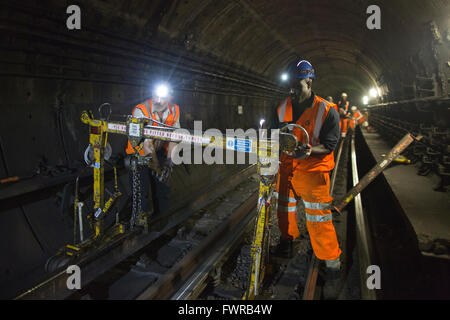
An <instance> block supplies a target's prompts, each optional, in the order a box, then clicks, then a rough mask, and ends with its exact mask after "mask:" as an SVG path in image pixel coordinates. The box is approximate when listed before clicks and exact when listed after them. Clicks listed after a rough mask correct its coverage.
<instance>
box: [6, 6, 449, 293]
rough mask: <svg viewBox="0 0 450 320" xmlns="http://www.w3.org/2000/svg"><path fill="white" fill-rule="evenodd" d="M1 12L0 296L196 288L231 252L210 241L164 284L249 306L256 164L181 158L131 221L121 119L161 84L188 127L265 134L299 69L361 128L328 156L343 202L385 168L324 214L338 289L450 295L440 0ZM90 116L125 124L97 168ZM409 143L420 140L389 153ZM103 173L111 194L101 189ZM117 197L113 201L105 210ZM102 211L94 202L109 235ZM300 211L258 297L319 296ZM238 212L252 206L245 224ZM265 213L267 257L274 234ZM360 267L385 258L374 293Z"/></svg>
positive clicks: (186, 274) (187, 273)
mask: <svg viewBox="0 0 450 320" xmlns="http://www.w3.org/2000/svg"><path fill="white" fill-rule="evenodd" d="M0 7H1V11H0V14H1V23H0V35H1V39H2V41H1V48H2V49H1V60H0V64H1V68H0V83H1V85H0V92H1V98H2V99H1V102H0V104H1V110H2V113H3V116H2V120H1V127H0V178H1V179H2V183H1V185H0V202H1V206H0V211H1V213H0V221H1V222H0V238H1V241H0V249H1V250H0V252H1V253H0V256H1V259H0V297H1V298H2V299H14V298H25V299H26V298H38V299H67V298H73V299H83V298H84V299H89V298H90V299H96V298H99V299H114V298H116V299H135V298H141V299H150V298H163V299H169V298H170V297H172V294H173V292H172V293H171V294H169V293H164V294H163V293H162V291H161V288H165V289H164V290H168V289H167V287H168V286H167V285H164V282H163V281H169V280H171V279H172V278H171V277H174V278H176V279H184V280H188V279H193V278H192V274H194V273H195V272H196V271H195V270H197V269H196V268H197V267H198V268H200V267H201V265H200V266H196V267H194V266H193V261H198V260H199V259H200V258H199V257H203V258H205V259H206V257H207V256H208V257H210V255H211V253H208V255H207V251H208V248H212V247H214V245H216V244H218V243H222V242H223V243H224V245H223V248H222V249H220V250H219V249H215V254H216V255H218V253H223V254H221V255H220V259H219V258H217V261H221V264H220V267H217V266H213V267H211V265H210V266H209V267H204V268H203V269H201V268H200V269H198V270H202V271H198V274H202V275H203V277H201V279H200V277H197V278H198V279H197V280H198V282H201V283H202V284H201V285H198V286H195V289H192V286H194V285H193V284H192V283H196V282H195V281H194V280H192V282H191V286H189V285H188V284H186V283H184V284H183V283H181V282H180V284H179V285H178V287H175V285H173V286H174V288H173V291H174V292H177V290H180V288H190V289H189V290H191V291H190V292H191V293H192V292H195V293H196V294H195V295H194V294H193V293H192V295H191V296H190V297H195V298H197V299H202V298H204V299H207V298H208V299H219V298H221V299H227V298H228V299H230V298H233V297H234V298H235V297H236V295H235V296H233V293H236V292H238V293H237V296H241V295H242V292H240V293H239V290H244V291H245V288H246V285H248V281H250V280H248V281H247V280H242V278H245V277H247V278H249V279H250V278H251V276H252V271H249V270H252V269H251V268H249V267H245V266H239V264H242V263H250V264H251V260H252V257H253V258H254V254H253V255H252V252H253V251H252V250H251V248H252V241H253V240H252V239H254V234H256V233H255V232H254V231H252V230H253V229H252V227H255V217H257V216H258V214H259V213H260V211H261V210H259V209H258V208H259V207H257V199H258V196H257V194H258V188H259V182H260V179H261V175H258V173H257V170H258V168H259V167H258V164H255V163H253V164H252V163H250V162H251V161H250V159H251V157H250V156H249V155H247V156H246V157H245V161H243V162H241V163H239V162H237V163H234V162H233V163H229V162H226V163H224V162H220V161H212V162H211V161H210V162H208V161H206V162H205V160H204V159H202V161H200V162H199V163H193V162H192V161H191V162H188V163H181V164H177V165H175V166H173V169H172V171H171V175H170V179H169V182H168V183H169V185H170V188H171V192H170V199H169V204H168V205H169V206H168V208H169V209H168V213H167V214H166V215H163V216H162V217H161V216H159V217H157V218H155V217H153V218H152V217H149V218H148V220H145V221H146V222H145V223H144V225H145V227H144V228H142V226H137V227H136V228H132V226H131V225H130V224H131V223H130V222H129V221H130V215H133V213H132V212H134V209H135V208H133V204H134V203H135V202H134V201H135V199H134V197H135V196H136V192H133V188H134V187H135V182H134V185H133V183H131V180H130V178H129V171H130V168H128V166H126V165H125V164H124V163H125V162H126V153H125V149H126V147H127V138H130V136H128V137H127V132H128V128H129V127H131V125H129V122H127V121H130V120H129V119H130V117H129V116H130V115H131V113H132V110H133V108H134V107H135V106H136V105H138V104H140V103H141V102H142V101H145V100H146V99H150V98H151V94H152V89H153V86H154V85H155V83H159V82H164V83H166V84H168V85H169V86H170V87H171V88H172V89H173V97H172V100H171V101H172V102H173V103H174V104H177V105H179V110H180V111H179V126H180V128H182V129H186V130H188V131H187V132H194V130H195V129H196V128H197V127H196V123H197V125H198V123H199V122H197V121H201V128H200V130H201V132H206V131H207V130H212V129H215V130H216V132H217V131H219V132H221V133H223V134H224V135H225V134H226V131H227V129H231V130H236V129H240V130H242V131H243V132H246V131H247V130H251V129H255V130H257V129H258V128H259V127H260V125H261V120H262V119H264V120H265V122H266V123H271V122H272V120H273V118H274V115H275V114H276V110H277V107H278V106H279V105H280V102H281V101H283V100H284V99H285V98H286V97H287V96H289V95H290V87H289V85H288V82H289V81H283V79H282V75H283V73H285V72H287V71H288V69H289V66H290V65H292V63H293V62H295V63H297V62H298V61H301V60H307V61H309V62H310V63H311V65H312V66H313V68H314V72H315V78H314V80H313V81H312V90H313V92H314V94H316V95H317V96H320V97H322V98H326V97H328V96H331V97H333V98H334V102H335V103H337V102H338V101H339V100H340V98H341V94H342V93H343V92H345V93H347V95H348V100H349V101H350V107H351V106H356V107H357V108H358V110H360V111H361V112H362V114H363V115H364V118H365V120H367V123H368V126H363V125H360V126H354V128H353V129H350V128H349V129H348V132H347V133H348V134H347V135H346V136H344V137H341V138H340V139H339V143H338V144H337V146H336V149H335V150H334V158H335V163H336V167H335V168H334V170H333V171H331V172H330V176H333V177H334V179H332V182H334V194H333V196H334V199H335V200H338V199H341V198H342V197H343V196H345V195H346V193H347V191H349V190H350V189H351V188H352V187H353V186H354V185H356V184H357V183H358V178H359V180H360V181H364V180H363V179H362V178H363V176H364V175H366V174H367V173H370V172H371V170H372V169H373V168H374V167H376V166H377V163H378V164H380V163H383V161H384V160H386V161H387V160H389V162H390V164H389V166H386V168H383V169H384V171H383V172H382V173H380V174H379V175H378V176H377V177H376V178H375V179H374V180H373V181H372V182H371V183H370V184H369V185H367V187H366V188H365V189H364V190H363V191H362V192H361V194H360V195H359V196H356V198H355V200H354V201H351V202H350V203H349V205H348V206H347V207H346V209H345V211H342V213H341V214H340V215H338V214H337V213H336V212H334V213H333V220H334V225H335V228H336V232H337V235H338V236H337V237H338V240H339V244H340V246H341V248H342V251H343V254H342V256H343V258H342V259H343V266H344V267H345V270H346V271H345V280H344V284H343V285H344V287H345V290H343V291H345V292H343V291H342V290H341V293H340V294H339V296H336V297H334V298H338V297H340V299H449V297H450V296H449V292H450V290H449V289H450V281H449V270H450V268H449V258H450V216H449V212H450V210H449V209H450V198H449V189H448V185H449V174H450V154H449V152H450V147H449V145H450V144H449V143H450V130H449V119H450V116H449V113H450V112H449V106H450V99H449V95H448V93H449V89H448V84H449V79H450V60H449V53H450V19H449V18H450V3H449V2H448V1H443V0H429V1H419V0H417V1H416V0H409V1H406V0H405V1H403V0H399V1H366V0H358V1H350V0H342V1H328V0H316V1H312V0H301V1H294V0H277V1H263V0H232V1H222V0H202V1H199V0H155V1H141V0H133V1H124V0H113V1H101V0H91V1H74V2H71V1H51V0H45V1H44V0H43V1H31V0H30V1H22V2H17V1H10V0H3V1H1V2H0ZM84 110H87V111H88V110H91V111H92V118H90V116H89V115H88V116H87V117H88V118H89V119H90V120H89V121H88V122H89V123H83V122H82V121H81V119H80V117H81V114H82V112H83V111H84ZM349 116H351V112H350V111H349ZM93 119H97V120H101V121H104V122H105V121H106V122H110V123H116V124H117V125H122V126H123V128H127V129H126V130H125V129H124V131H123V132H119V131H120V130H119V131H117V130H118V129H117V130H116V129H114V130H116V131H113V132H110V133H108V137H107V144H108V148H110V152H109V151H105V153H106V154H108V155H107V156H106V155H105V158H107V161H105V162H104V163H103V160H102V168H101V170H100V168H99V167H97V168H96V167H95V166H96V164H97V163H98V162H95V163H94V162H92V161H93V160H92V159H98V158H95V157H96V156H95V152H92V151H94V149H95V148H94V144H95V142H93V140H92V136H93V134H94V135H95V134H96V133H98V131H97V130H100V129H98V128H100V127H98V126H97V127H96V126H95V125H94V124H93V122H90V121H94V120H93ZM350 121H351V120H350ZM160 127H161V126H160ZM102 130H103V129H102ZM155 130H156V129H155ZM163 132H166V131H164V130H163ZM114 133H122V134H114ZM405 134H409V135H410V137H413V140H414V141H412V142H411V141H410V143H411V144H410V145H409V146H407V147H406V148H405V149H404V150H402V154H401V156H400V155H399V154H396V155H395V157H393V158H392V159H390V158H389V155H390V153H389V152H390V151H391V149H392V148H393V147H394V146H395V145H396V144H397V143H398V142H399V141H400V140H401V139H402V137H404V135H405ZM90 139H91V140H90ZM233 139H234V138H233ZM244 140H245V138H244V139H243V140H242V141H243V145H239V143H238V142H237V141H238V140H233V141H234V143H235V146H234V147H233V146H232V149H233V150H234V151H236V150H237V151H243V152H245V151H248V150H247V147H248V148H249V149H250V148H251V146H252V142H251V141H250V142H249V143H250V147H249V146H248V145H247V144H246V142H245V141H247V142H248V140H245V141H244ZM225 142H228V139H227V140H225ZM90 145H91V149H90V150H89V149H87V148H88V147H89V146H90ZM259 145H260V144H258V146H259ZM240 146H241V147H240ZM242 146H243V147H242ZM253 147H255V148H256V142H255V141H253ZM193 148H194V147H193ZM203 148H205V146H203ZM225 149H226V146H225ZM95 150H97V149H95ZM189 150H190V149H189ZM200 150H201V149H200ZM218 150H219V149H216V151H215V154H214V155H217V154H219V151H218ZM89 151H91V153H92V154H94V155H92V154H89ZM185 151H186V150H185ZM338 155H340V157H338ZM100 157H103V151H102V152H101V156H100ZM86 159H87V160H86ZM89 159H90V160H89ZM352 159H354V161H353V163H352ZM89 161H91V162H90V163H89ZM95 161H97V160H95ZM391 161H392V162H391ZM338 163H339V166H338V165H337V164H338ZM131 166H132V164H131ZM257 167H258V168H257ZM113 168H114V170H113ZM95 169H98V173H99V174H101V175H102V179H103V178H104V187H103V183H100V184H99V186H96V185H95V184H94V183H93V181H96V180H95V179H96V178H95V177H94V176H95V175H96V172H97V171H95ZM115 172H117V183H116V184H115V180H116V179H115ZM258 172H259V171H258ZM333 174H334V175H333ZM103 176H104V177H103ZM355 176H356V180H355ZM275 185H276V183H275ZM272 187H273V188H274V186H273V183H272ZM96 188H98V189H99V190H100V189H101V191H100V192H101V193H102V197H101V198H102V199H101V201H100V202H101V205H99V203H97V202H96V200H95V190H97V189H96ZM154 188H155V187H154V186H152V190H151V191H152V192H151V193H150V194H151V197H152V200H154V198H155V197H156V196H155V194H154ZM332 188H333V187H332ZM117 190H120V192H121V196H120V197H119V199H118V200H117V201H113V202H114V206H113V208H112V209H111V210H110V211H108V212H106V211H107V210H109V209H105V207H104V206H105V202H107V200H108V199H110V198H113V197H114V194H115V192H116V191H117ZM272 191H273V190H272ZM103 193H104V195H103ZM152 194H153V195H152ZM255 194H256V195H255ZM259 199H261V197H259ZM79 202H83V204H84V205H83V209H80V208H79V207H77V204H79ZM258 203H260V202H258ZM94 209H95V210H97V209H100V211H102V209H103V211H105V217H104V219H102V224H101V225H100V224H98V225H97V222H98V221H97V220H98V219H96V217H97V216H96V215H95V210H94ZM297 210H298V219H299V221H298V224H299V226H300V233H301V235H300V237H299V238H298V239H296V240H294V244H295V245H294V247H295V250H294V251H295V254H294V258H292V259H287V260H279V259H278V260H277V259H275V258H274V259H272V258H271V257H269V256H270V254H267V256H268V257H267V260H264V261H265V263H267V264H268V265H269V264H270V265H271V268H267V270H266V271H267V272H266V279H265V280H264V282H261V283H260V285H261V290H260V292H259V294H258V295H256V298H258V297H259V298H261V299H263V298H264V299H266V298H268V299H296V298H301V297H306V296H307V293H308V292H307V291H308V290H312V291H311V292H312V293H311V292H310V293H311V294H310V298H315V299H324V298H325V299H326V298H327V297H326V292H325V290H321V289H320V288H325V286H326V279H322V273H321V272H319V271H317V270H318V268H319V269H320V268H323V263H322V262H321V261H320V260H319V259H317V258H315V256H314V252H313V250H312V248H311V244H310V243H309V242H308V241H309V236H308V232H307V230H306V227H305V221H304V219H305V218H304V210H305V209H304V208H302V206H301V205H299V206H298V207H297ZM244 211H245V212H249V213H250V215H249V216H248V217H247V216H246V218H244V220H242V221H240V220H236V219H237V218H236V216H241V215H242V214H243V212H244ZM275 211H276V210H275V209H274V210H273V213H272V216H271V219H273V220H274V223H273V225H272V229H273V230H272V231H271V237H270V239H269V240H268V239H266V240H265V241H268V242H269V246H270V245H272V246H276V244H277V242H278V237H279V231H278V225H277V221H276V220H277V214H276V212H275ZM302 212H303V213H302ZM152 219H153V220H152ZM245 219H246V220H245ZM302 219H303V220H302ZM236 221H237V222H236ZM243 221H245V222H243ZM256 221H258V220H256ZM256 225H258V222H256ZM81 226H83V228H84V230H83V231H82V230H81V228H80V227H81ZM97 226H98V228H99V229H98V230H100V229H101V230H102V233H101V235H99V236H98V237H97V235H98V234H97V231H96V230H97V229H96V228H97ZM266 227H267V226H266ZM141 229H142V230H141ZM241 229H242V230H241ZM194 231H195V232H194ZM216 231H217V232H219V231H220V232H222V234H223V237H226V236H228V237H229V236H230V235H233V236H232V238H233V237H234V239H229V240H222V238H221V237H222V236H221V237H219V236H218V235H217V236H216V235H215V232H216ZM99 232H100V231H99ZM264 234H266V233H264ZM200 235H202V237H203V238H202V237H200ZM238 235H239V236H238ZM81 236H84V239H83V238H82V237H81ZM214 237H215V238H214ZM241 238H242V239H246V241H247V243H246V245H244V247H243V246H242V244H241V242H242V241H244V240H242V241H241V240H239V241H238V240H237V239H241ZM99 239H100V240H99ZM208 239H209V240H208ZM91 240H92V241H91ZM210 240H211V241H210ZM302 241H303V242H302ZM244 242H245V241H244ZM83 243H85V244H86V245H83ZM202 244H203V245H202ZM207 244H208V245H207ZM236 248H237V249H236ZM213 251H214V250H213ZM266 251H267V252H269V251H270V250H266ZM266 251H265V252H266ZM253 253H254V252H253ZM186 258H187V259H188V260H189V259H190V260H189V261H187V262H186V264H183V261H184V260H186ZM208 259H209V258H208ZM210 259H212V258H210ZM208 261H210V260H208ZM211 261H212V260H211ZM211 261H210V264H212V262H211ZM224 261H225V262H224ZM249 261H250V262H249ZM189 262H190V264H189ZM69 264H71V265H74V264H75V265H79V266H80V268H81V272H82V275H86V276H83V278H82V279H83V280H82V287H83V289H80V290H70V289H68V287H67V286H66V280H67V277H68V276H69V275H68V273H66V272H65V270H66V268H67V266H68V265H69ZM314 266H315V267H314ZM370 266H377V267H379V270H380V272H381V285H379V284H378V285H375V287H374V286H372V287H370V286H368V285H367V283H368V282H367V281H368V280H367V279H368V277H369V276H371V275H372V274H371V272H368V270H369V269H367V268H368V267H370ZM406 266H408V267H406ZM314 268H316V269H314ZM269 269H270V270H272V271H271V272H269ZM239 270H241V271H239ZM314 270H315V271H314ZM370 270H375V269H373V268H372V269H370ZM170 272H174V273H172V275H171V273H170ZM177 272H178V273H177ZM239 272H241V274H239ZM376 273H377V272H375V273H374V275H375V274H376ZM173 274H175V276H174V275H173ZM247 278H245V279H247ZM211 279H212V280H211ZM251 279H253V278H251ZM371 279H372V280H373V279H374V278H371ZM172 280H173V279H172ZM197 280H196V281H197ZM200 280H201V281H200ZM372 280H371V281H372ZM246 281H247V282H246ZM302 281H303V282H302ZM308 281H311V283H309V282H308ZM374 281H375V280H374ZM375 282H377V281H375ZM375 282H374V283H375ZM173 283H174V281H172V284H173ZM236 283H237V284H236ZM242 283H244V284H242ZM255 283H256V282H255ZM287 284H290V285H287ZM157 285H159V287H158V286H157ZM183 286H184V287H183ZM316 286H317V287H318V288H319V289H318V290H315V288H316ZM369 287H370V288H369ZM199 288H200V289H199ZM158 290H159V291H158ZM164 290H163V291H164ZM186 290H187V289H186ZM267 292H270V293H267ZM324 295H325V296H324ZM179 297H181V298H186V297H187V296H186V295H182V294H180V295H179Z"/></svg>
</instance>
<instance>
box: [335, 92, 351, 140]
mask: <svg viewBox="0 0 450 320" xmlns="http://www.w3.org/2000/svg"><path fill="white" fill-rule="evenodd" d="M337 106H338V108H339V115H340V127H341V137H342V138H345V136H346V135H347V127H348V119H349V116H350V114H349V113H350V107H349V106H350V102H349V101H347V94H346V93H345V92H342V95H341V100H340V101H339V102H338V104H337Z"/></svg>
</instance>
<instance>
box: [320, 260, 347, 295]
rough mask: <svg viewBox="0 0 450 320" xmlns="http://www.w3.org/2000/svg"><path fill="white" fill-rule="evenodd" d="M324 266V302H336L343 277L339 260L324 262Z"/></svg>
mask: <svg viewBox="0 0 450 320" xmlns="http://www.w3.org/2000/svg"><path fill="white" fill-rule="evenodd" d="M325 266H326V268H325V276H324V280H325V283H324V286H323V297H324V299H325V300H337V299H338V298H339V293H340V292H341V290H342V284H343V276H344V275H343V268H342V265H341V262H340V260H339V258H337V259H336V260H325Z"/></svg>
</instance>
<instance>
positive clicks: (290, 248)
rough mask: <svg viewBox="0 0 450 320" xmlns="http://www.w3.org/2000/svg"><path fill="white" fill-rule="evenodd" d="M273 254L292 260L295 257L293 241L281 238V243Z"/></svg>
mask: <svg viewBox="0 0 450 320" xmlns="http://www.w3.org/2000/svg"><path fill="white" fill-rule="evenodd" d="M272 254H273V255H275V256H277V257H280V258H285V259H291V258H292V256H293V255H294V245H293V240H292V239H286V238H283V237H280V242H279V243H278V245H277V246H276V247H275V250H273V252H272Z"/></svg>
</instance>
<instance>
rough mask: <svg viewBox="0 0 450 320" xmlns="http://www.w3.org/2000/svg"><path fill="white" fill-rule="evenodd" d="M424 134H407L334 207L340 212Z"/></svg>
mask: <svg viewBox="0 0 450 320" xmlns="http://www.w3.org/2000/svg"><path fill="white" fill-rule="evenodd" d="M420 139H422V136H418V137H414V136H413V135H411V134H410V133H408V134H406V135H405V136H404V137H403V138H402V139H401V140H400V141H399V142H398V143H397V144H396V145H395V146H394V148H392V150H391V151H390V152H389V154H388V155H387V156H386V157H385V158H384V160H382V161H380V162H379V163H377V164H376V165H375V166H374V167H373V168H372V169H370V171H369V172H367V173H366V174H365V175H364V177H363V178H362V179H361V181H360V182H359V183H358V184H357V185H355V186H354V187H353V188H352V189H351V190H350V191H348V192H347V194H346V195H345V196H344V197H343V198H342V199H341V200H339V201H338V202H337V204H336V205H335V206H334V209H335V210H336V211H337V212H338V213H340V212H341V211H342V209H344V208H345V207H346V206H347V205H348V204H349V203H350V202H351V201H352V200H353V199H354V198H355V197H356V196H357V195H358V194H359V193H360V192H361V191H363V190H364V188H365V187H367V186H368V185H369V184H370V183H371V182H372V181H373V180H374V179H375V178H376V177H377V176H378V175H379V174H380V173H381V172H382V171H383V170H384V169H386V168H387V167H388V165H389V164H390V163H391V162H392V160H394V158H395V157H397V156H398V155H399V154H400V153H402V152H403V150H405V149H406V148H407V147H408V146H409V145H410V144H411V143H412V142H413V141H414V140H420Z"/></svg>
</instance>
